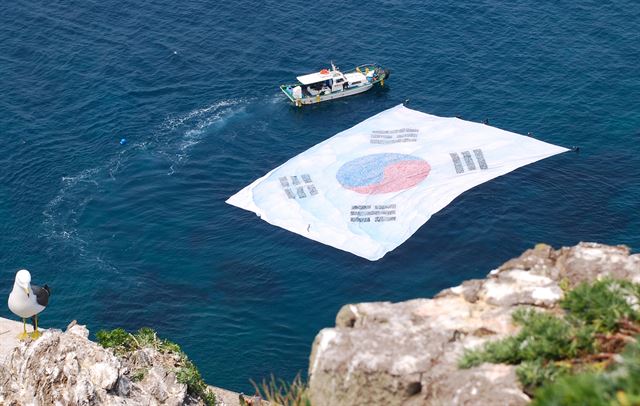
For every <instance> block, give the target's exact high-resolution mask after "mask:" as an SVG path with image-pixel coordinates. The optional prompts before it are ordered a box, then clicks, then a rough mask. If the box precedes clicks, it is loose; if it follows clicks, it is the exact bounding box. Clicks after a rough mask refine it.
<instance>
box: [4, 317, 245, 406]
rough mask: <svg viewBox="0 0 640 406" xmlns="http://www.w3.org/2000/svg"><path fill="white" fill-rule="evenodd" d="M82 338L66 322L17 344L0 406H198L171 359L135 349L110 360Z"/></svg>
mask: <svg viewBox="0 0 640 406" xmlns="http://www.w3.org/2000/svg"><path fill="white" fill-rule="evenodd" d="M88 336H89V331H88V330H87V329H86V328H85V327H84V326H81V325H78V324H75V323H72V324H71V325H69V327H68V328H67V330H66V331H65V332H62V331H60V330H54V329H50V330H47V331H45V332H44V334H43V335H42V337H40V338H39V339H38V340H35V341H30V342H23V343H19V344H17V346H16V347H15V348H14V349H13V351H12V352H11V353H10V354H9V355H8V356H7V358H6V360H5V361H4V363H5V364H4V365H2V368H0V405H7V406H9V405H12V406H18V405H159V404H162V405H202V404H204V403H203V401H202V400H201V399H198V398H195V397H192V396H190V395H189V393H188V391H187V385H186V384H184V383H180V382H179V381H178V379H177V377H176V374H175V366H176V365H178V362H179V361H180V360H179V359H178V356H177V355H176V354H173V353H170V352H162V351H157V350H155V349H153V348H140V349H137V350H135V351H133V352H129V353H127V354H126V355H123V354H118V355H116V354H115V353H114V351H112V350H110V349H105V348H103V347H101V346H99V345H98V344H96V343H94V342H92V341H90V340H89V339H88ZM236 399H237V395H236ZM220 400H221V399H219V401H218V402H216V403H217V404H219V405H220V404H224V403H223V402H221V401H220Z"/></svg>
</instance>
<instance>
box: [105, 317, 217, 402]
mask: <svg viewBox="0 0 640 406" xmlns="http://www.w3.org/2000/svg"><path fill="white" fill-rule="evenodd" d="M96 338H97V341H98V344H100V345H101V346H102V347H104V348H112V349H113V350H114V352H115V353H116V354H118V355H124V354H126V353H129V352H133V351H136V350H139V349H143V348H153V349H155V350H156V351H159V352H162V353H166V354H173V355H177V356H178V359H179V361H178V362H177V365H176V369H175V373H176V378H177V380H178V382H180V383H182V384H186V385H187V392H188V393H189V395H191V396H194V397H197V398H200V399H202V400H203V402H204V403H205V405H207V406H214V405H215V404H216V396H215V394H214V393H213V391H212V390H211V389H209V387H208V386H207V384H206V383H205V382H204V380H203V379H202V376H201V375H200V371H198V368H197V367H196V366H195V364H194V363H193V362H192V361H191V360H190V359H189V358H188V357H187V355H186V354H185V353H184V352H183V351H182V349H181V348H180V346H179V345H178V344H176V343H174V342H172V341H169V340H165V339H161V338H158V334H157V333H156V332H155V331H154V330H153V329H151V328H148V327H143V328H141V329H140V330H138V332H137V333H135V334H131V333H128V332H126V331H125V330H123V329H121V328H116V329H114V330H110V331H107V330H101V331H98V332H97V333H96ZM145 373H146V371H144V370H140V371H136V372H135V373H134V374H133V375H132V376H131V380H132V381H134V382H137V381H141V380H142V379H144V375H145Z"/></svg>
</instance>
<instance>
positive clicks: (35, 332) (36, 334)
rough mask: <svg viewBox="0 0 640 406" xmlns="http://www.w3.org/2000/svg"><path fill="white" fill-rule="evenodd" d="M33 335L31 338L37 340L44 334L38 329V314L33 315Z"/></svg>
mask: <svg viewBox="0 0 640 406" xmlns="http://www.w3.org/2000/svg"><path fill="white" fill-rule="evenodd" d="M29 335H30V336H31V338H33V339H34V340H37V339H38V338H40V336H41V335H42V333H40V332H39V331H38V315H37V314H36V315H35V316H33V333H31V334H29Z"/></svg>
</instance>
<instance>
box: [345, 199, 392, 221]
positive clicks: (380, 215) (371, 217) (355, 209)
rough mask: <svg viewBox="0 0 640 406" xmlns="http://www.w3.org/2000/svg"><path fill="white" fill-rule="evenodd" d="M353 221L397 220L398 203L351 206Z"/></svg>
mask: <svg viewBox="0 0 640 406" xmlns="http://www.w3.org/2000/svg"><path fill="white" fill-rule="evenodd" d="M350 215H351V222H352V223H371V222H376V223H382V222H385V221H396V205H395V204H381V205H374V206H373V208H372V207H371V205H370V204H369V205H357V206H351V212H350Z"/></svg>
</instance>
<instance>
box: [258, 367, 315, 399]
mask: <svg viewBox="0 0 640 406" xmlns="http://www.w3.org/2000/svg"><path fill="white" fill-rule="evenodd" d="M251 384H252V385H253V387H254V388H255V390H256V393H259V394H260V396H261V397H262V398H264V399H265V400H267V401H268V402H270V403H271V404H273V405H278V406H311V400H310V399H309V387H308V386H307V384H306V383H305V382H304V381H303V380H302V377H301V376H300V373H298V374H297V375H296V377H295V378H294V379H293V381H291V383H288V382H286V381H284V380H282V379H280V380H277V379H276V378H275V376H273V375H271V377H270V378H269V380H267V379H264V380H262V382H261V383H260V384H256V383H255V382H254V381H251Z"/></svg>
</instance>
